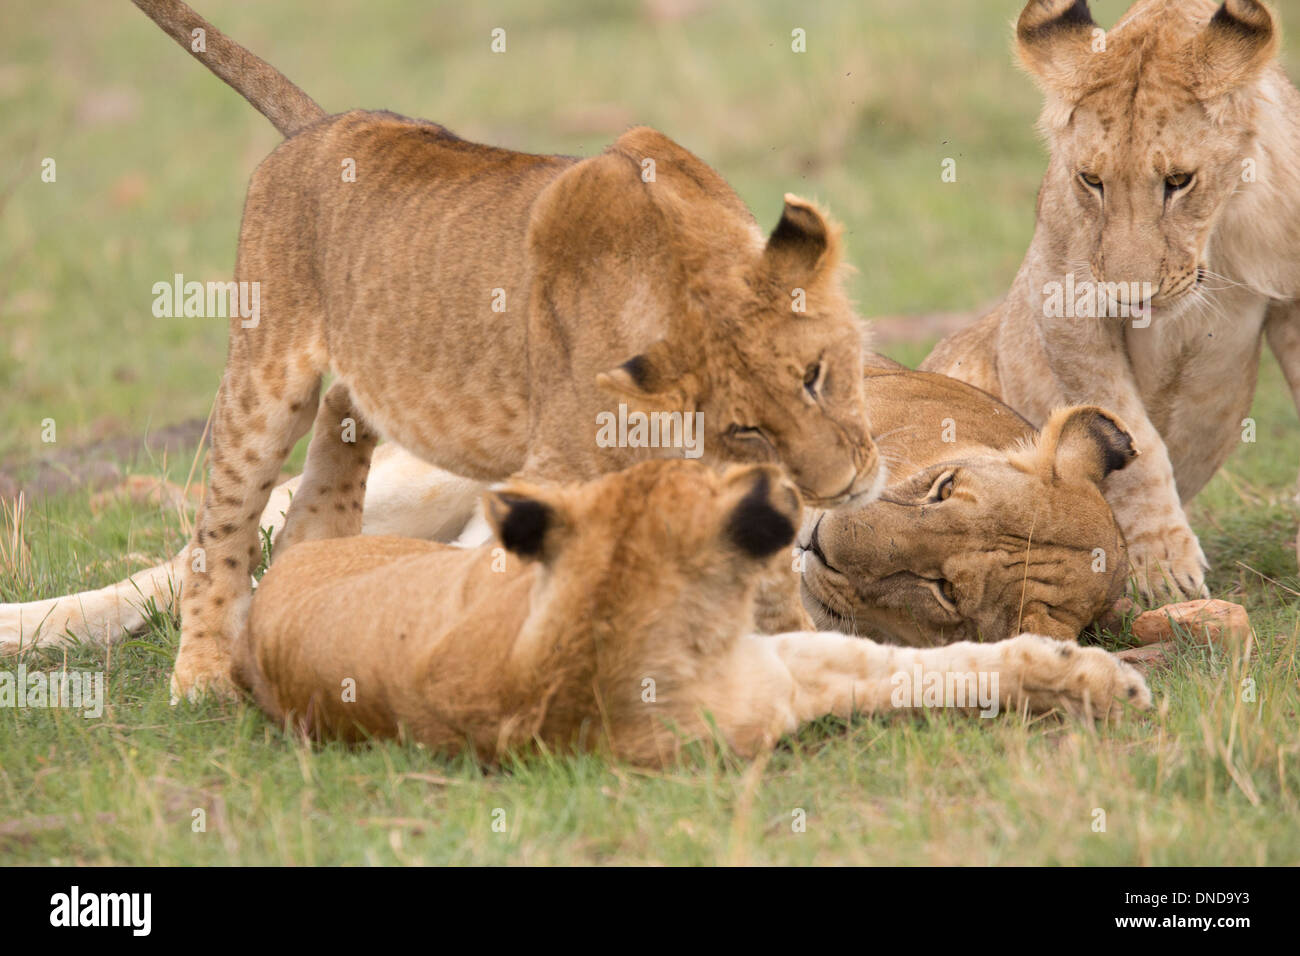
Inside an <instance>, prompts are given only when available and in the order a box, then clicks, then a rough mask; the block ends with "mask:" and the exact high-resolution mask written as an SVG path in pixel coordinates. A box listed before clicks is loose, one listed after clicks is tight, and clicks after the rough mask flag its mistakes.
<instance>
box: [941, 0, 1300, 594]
mask: <svg viewBox="0 0 1300 956" xmlns="http://www.w3.org/2000/svg"><path fill="white" fill-rule="evenodd" d="M1098 33H1099V29H1098V28H1097V27H1096V25H1095V24H1093V23H1092V22H1091V17H1090V16H1089V15H1088V13H1087V6H1086V4H1084V3H1082V2H1074V0H1034V2H1032V3H1030V4H1029V5H1028V6H1027V7H1026V8H1025V10H1024V12H1023V13H1022V14H1021V18H1020V23H1019V29H1018V41H1017V42H1018V49H1019V51H1020V56H1021V59H1022V61H1023V62H1024V64H1025V66H1026V68H1027V69H1028V70H1029V71H1030V72H1031V74H1033V75H1034V77H1035V78H1036V79H1037V81H1038V82H1039V84H1040V85H1041V86H1042V88H1043V90H1044V96H1045V105H1044V110H1043V114H1042V119H1041V127H1042V129H1043V131H1044V133H1045V135H1046V137H1047V140H1048V145H1049V147H1050V150H1051V159H1050V161H1049V163H1048V169H1047V173H1046V175H1045V177H1044V179H1043V184H1042V188H1041V190H1040V193H1039V198H1038V214H1037V226H1036V229H1035V232H1034V238H1033V241H1032V242H1031V244H1030V247H1029V250H1028V252H1027V253H1026V255H1025V259H1024V263H1023V264H1022V265H1021V267H1020V271H1019V273H1018V274H1017V276H1016V279H1015V282H1014V283H1013V285H1012V287H1011V291H1010V292H1009V293H1008V295H1007V297H1006V299H1005V301H1004V302H1003V303H1002V304H1001V305H1000V306H999V307H998V308H997V309H996V310H995V311H994V312H993V313H991V314H990V315H988V316H986V317H985V318H984V319H982V320H981V321H980V322H979V323H977V324H976V325H974V326H972V327H970V328H968V329H965V330H963V331H960V332H958V333H956V334H955V335H953V336H950V337H949V338H948V339H946V340H945V341H944V342H942V343H940V344H939V346H937V347H936V348H935V350H934V351H933V352H932V353H931V355H930V357H929V358H928V359H927V360H926V361H925V363H924V364H923V366H922V367H923V368H925V369H929V370H932V371H936V372H942V373H944V374H947V375H951V376H954V377H956V378H959V379H962V380H963V381H967V382H970V383H971V384H974V385H977V386H979V387H980V388H983V389H985V390H987V391H989V392H991V393H992V394H994V395H996V396H997V397H999V398H1001V399H1002V400H1003V401H1005V402H1007V403H1008V404H1009V405H1011V406H1012V407H1014V408H1016V409H1017V410H1018V411H1020V412H1021V413H1022V414H1024V415H1025V416H1026V417H1027V418H1028V419H1029V420H1030V421H1032V422H1035V423H1038V424H1041V423H1042V422H1044V421H1046V419H1047V416H1048V414H1049V413H1050V412H1051V411H1052V410H1053V409H1054V408H1056V407H1058V406H1061V405H1068V404H1077V403H1096V404H1100V405H1103V406H1105V407H1106V408H1109V409H1110V410H1112V411H1113V412H1115V413H1116V414H1118V415H1119V416H1121V417H1122V418H1123V420H1124V421H1125V422H1126V423H1127V425H1128V427H1129V428H1130V429H1131V431H1132V435H1133V440H1134V443H1135V444H1136V445H1137V446H1138V447H1139V448H1141V450H1142V456H1141V458H1139V459H1138V460H1137V461H1136V462H1134V464H1133V465H1132V466H1131V467H1129V468H1126V469H1125V470H1124V471H1122V472H1119V473H1117V474H1115V475H1112V476H1111V477H1110V478H1108V479H1107V481H1106V485H1105V490H1106V497H1107V500H1108V501H1109V502H1110V504H1111V506H1112V507H1113V508H1114V510H1115V513H1116V515H1117V516H1118V518H1119V521H1120V525H1121V526H1122V527H1123V529H1124V533H1125V536H1126V538H1127V540H1128V545H1129V549H1130V557H1131V559H1132V561H1133V565H1134V569H1135V572H1136V573H1137V575H1138V582H1139V584H1140V585H1141V586H1142V587H1143V588H1144V589H1146V590H1148V591H1150V592H1154V593H1155V594H1157V595H1160V596H1173V597H1177V596H1179V595H1186V596H1195V595H1199V594H1202V593H1204V592H1205V577H1204V571H1205V567H1206V563H1205V558H1204V555H1203V554H1202V552H1201V548H1200V545H1199V543H1198V542H1197V539H1196V536H1195V534H1194V533H1193V532H1192V530H1191V528H1190V527H1189V525H1188V523H1187V518H1186V515H1185V514H1184V511H1183V506H1184V504H1185V503H1187V502H1188V501H1190V500H1191V499H1192V497H1193V496H1194V495H1195V494H1196V493H1197V492H1198V491H1199V490H1200V489H1201V488H1202V487H1204V485H1205V483H1206V482H1207V481H1209V479H1210V478H1211V477H1212V476H1213V475H1214V474H1215V472H1216V471H1217V470H1218V469H1219V467H1220V466H1221V465H1222V464H1223V462H1224V461H1225V460H1226V459H1227V457H1228V455H1229V454H1231V453H1232V451H1233V449H1235V448H1237V447H1238V446H1239V445H1240V444H1241V443H1242V439H1243V429H1244V428H1245V427H1246V423H1245V421H1244V420H1245V419H1246V418H1247V416H1248V415H1249V414H1250V404H1251V399H1252V396H1253V394H1254V390H1255V379H1256V373H1257V370H1258V365H1259V357H1260V350H1261V347H1262V344H1263V341H1264V338H1265V337H1267V338H1268V341H1269V343H1270V345H1271V346H1272V348H1273V351H1274V354H1275V355H1277V357H1278V360H1279V362H1280V363H1281V366H1282V369H1283V372H1284V374H1285V376H1286V379H1287V381H1288V383H1289V385H1290V387H1291V390H1292V392H1293V394H1294V396H1295V397H1296V400H1297V403H1298V405H1300V315H1298V314H1297V299H1298V298H1300V167H1297V165H1296V162H1295V157H1296V156H1297V155H1300V93H1298V92H1297V91H1296V89H1295V87H1294V86H1292V84H1291V83H1290V81H1289V80H1288V79H1287V77H1286V75H1285V74H1284V73H1283V71H1282V68H1281V67H1280V66H1279V65H1278V63H1277V62H1276V60H1275V55H1276V51H1277V47H1278V38H1279V33H1280V25H1279V24H1278V22H1277V18H1276V16H1275V15H1273V14H1272V13H1270V12H1269V10H1268V8H1267V7H1266V6H1265V5H1263V4H1261V3H1257V2H1254V0H1228V2H1227V3H1226V4H1224V5H1222V6H1218V5H1216V4H1214V3H1212V2H1210V0H1178V2H1173V0H1142V2H1139V3H1137V4H1135V5H1134V6H1133V7H1132V8H1131V9H1130V10H1129V11H1128V13H1127V14H1126V15H1125V16H1124V17H1123V18H1122V19H1121V20H1120V22H1119V23H1118V24H1116V25H1115V27H1114V28H1112V29H1111V30H1110V31H1109V32H1107V33H1106V34H1105V36H1104V40H1105V44H1104V50H1102V49H1098V48H1097V39H1098ZM1082 174H1087V175H1088V176H1089V177H1092V178H1093V179H1095V181H1096V185H1095V186H1094V185H1090V184H1089V182H1088V181H1086V180H1085V179H1084V178H1083V175H1082ZM1184 175H1185V176H1187V177H1188V178H1187V180H1186V182H1185V184H1184V185H1183V186H1182V187H1181V188H1174V187H1171V186H1170V184H1169V178H1170V177H1173V183H1174V184H1175V186H1177V184H1179V183H1181V182H1183V180H1182V178H1181V177H1182V176H1184ZM1066 273H1074V274H1075V275H1076V276H1077V278H1078V279H1079V280H1088V281H1092V280H1095V281H1097V282H1107V283H1111V282H1115V283H1128V282H1139V283H1141V282H1146V283H1150V286H1151V289H1152V291H1153V297H1152V299H1151V305H1152V306H1153V309H1152V311H1151V313H1150V314H1149V315H1147V316H1145V317H1139V318H1138V319H1137V320H1136V321H1135V320H1134V319H1132V318H1129V319H1125V318H1076V317H1060V318H1057V317H1050V318H1049V317H1047V316H1046V315H1045V310H1044V300H1045V292H1046V289H1047V285H1048V284H1049V283H1061V282H1062V281H1063V280H1064V278H1065V275H1066ZM1118 291H1119V295H1118V298H1120V299H1123V298H1124V294H1123V290H1122V289H1120V290H1118ZM1122 304H1124V303H1123V302H1114V305H1122ZM1148 322H1149V324H1146V323H1148Z"/></svg>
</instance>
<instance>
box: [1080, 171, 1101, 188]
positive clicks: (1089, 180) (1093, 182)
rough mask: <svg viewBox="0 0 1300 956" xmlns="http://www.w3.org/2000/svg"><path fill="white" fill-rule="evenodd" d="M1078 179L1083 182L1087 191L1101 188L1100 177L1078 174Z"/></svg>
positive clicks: (1090, 174)
mask: <svg viewBox="0 0 1300 956" xmlns="http://www.w3.org/2000/svg"><path fill="white" fill-rule="evenodd" d="M1079 178H1080V179H1082V180H1083V183H1084V185H1085V186H1087V187H1088V188H1089V189H1100V188H1101V177H1100V176H1094V175H1093V174H1092V173H1079Z"/></svg>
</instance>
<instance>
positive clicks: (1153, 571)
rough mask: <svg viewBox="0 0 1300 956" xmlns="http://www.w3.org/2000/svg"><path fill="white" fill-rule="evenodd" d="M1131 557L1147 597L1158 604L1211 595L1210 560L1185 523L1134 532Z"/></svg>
mask: <svg viewBox="0 0 1300 956" xmlns="http://www.w3.org/2000/svg"><path fill="white" fill-rule="evenodd" d="M1128 557H1129V564H1130V566H1131V567H1132V571H1133V581H1134V583H1135V584H1136V585H1137V588H1138V591H1139V592H1140V593H1141V595H1142V598H1143V600H1144V601H1147V602H1150V603H1151V604H1153V605H1155V606H1158V605H1162V604H1174V603H1178V602H1180V601H1191V600H1195V599H1197V598H1208V597H1209V596H1210V591H1209V588H1207V587H1206V586H1205V572H1206V570H1207V569H1208V568H1209V566H1210V565H1209V562H1207V561H1206V560H1205V552H1204V551H1202V550H1201V543H1200V542H1199V541H1197V540H1196V535H1195V534H1194V533H1193V532H1192V529H1191V528H1188V527H1187V526H1186V525H1182V526H1174V527H1170V528H1163V529H1159V530H1155V531H1150V532H1143V531H1139V532H1137V533H1135V534H1133V536H1132V537H1131V538H1130V539H1129V542H1128Z"/></svg>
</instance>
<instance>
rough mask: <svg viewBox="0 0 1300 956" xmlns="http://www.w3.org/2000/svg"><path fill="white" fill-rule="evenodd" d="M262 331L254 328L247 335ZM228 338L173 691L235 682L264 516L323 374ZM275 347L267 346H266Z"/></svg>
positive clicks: (190, 692) (224, 688) (191, 692)
mask: <svg viewBox="0 0 1300 956" xmlns="http://www.w3.org/2000/svg"><path fill="white" fill-rule="evenodd" d="M261 331H267V330H264V329H259V330H250V331H248V332H245V333H243V334H245V335H251V334H256V332H261ZM250 351H251V349H250V347H249V345H248V342H247V340H245V339H242V338H241V337H240V332H238V331H236V332H234V333H233V334H232V337H231V349H230V361H229V363H228V365H227V369H226V374H225V376H224V377H223V378H222V381H221V387H220V389H218V391H217V400H216V406H215V408H214V409H213V413H212V452H211V461H212V474H211V479H210V480H209V482H208V488H207V493H206V494H205V495H204V498H203V505H202V507H201V508H200V510H199V517H198V520H197V522H196V524H195V531H194V539H193V541H192V542H191V546H190V552H189V554H190V560H189V562H188V563H187V564H186V566H185V580H184V587H183V591H182V596H181V644H180V649H179V650H178V651H177V654H176V665H175V669H174V670H173V671H172V681H171V688H172V699H173V700H179V699H180V697H181V696H182V695H185V696H188V697H191V698H192V697H194V696H195V695H197V694H198V693H200V692H202V691H203V690H205V689H209V688H210V689H212V690H216V691H221V692H228V691H229V690H230V687H231V685H230V651H231V648H232V647H233V639H234V638H235V637H236V636H237V635H238V633H239V630H240V628H242V627H243V623H244V618H245V616H246V615H247V613H248V599H249V597H250V595H251V593H252V583H251V576H252V574H253V572H254V571H255V570H256V569H257V567H258V565H259V564H261V561H262V547H261V541H260V535H259V531H258V519H259V518H260V517H261V515H262V509H263V508H264V507H265V505H266V502H267V499H268V498H269V497H270V494H271V488H272V486H273V485H274V484H275V479H276V476H277V475H278V474H279V473H280V467H281V466H282V465H283V464H284V460H285V459H286V458H287V457H288V456H289V452H290V451H291V450H292V449H293V444H294V442H296V441H297V440H298V439H299V438H301V437H302V436H303V435H304V434H306V433H307V430H308V429H309V428H310V427H311V421H312V418H313V416H314V415H315V411H316V402H317V396H318V395H319V389H320V376H319V373H318V372H316V371H314V370H307V369H305V368H304V366H307V365H308V363H306V362H298V363H294V362H286V361H285V360H284V358H283V357H282V355H283V353H281V354H277V355H274V356H272V357H271V358H270V359H268V361H267V364H266V367H265V368H257V367H255V366H254V365H253V363H252V361H251V360H250V358H249V355H248V353H249V352H250ZM268 351H269V350H268Z"/></svg>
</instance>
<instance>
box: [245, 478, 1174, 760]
mask: <svg viewBox="0 0 1300 956" xmlns="http://www.w3.org/2000/svg"><path fill="white" fill-rule="evenodd" d="M486 511H487V514H488V516H489V521H490V522H491V524H492V526H493V529H494V531H495V533H496V535H497V537H498V538H499V540H500V543H501V545H502V546H504V549H502V548H496V547H492V546H491V545H486V546H484V547H482V548H480V549H478V550H475V551H466V550H464V549H457V548H452V547H449V546H445V545H439V544H433V543H430V542H425V541H415V540H408V539H403V538H396V537H357V538H344V539H333V540H324V541H313V542H304V543H302V544H299V545H296V546H295V547H293V548H292V549H290V550H289V551H288V552H286V553H285V554H284V555H283V556H282V557H281V558H279V559H278V560H277V561H276V563H275V565H274V566H273V567H272V568H271V570H270V571H269V572H268V573H267V575H266V577H265V578H264V579H263V582H262V584H261V587H260V588H259V589H258V593H257V595H256V597H255V598H254V600H253V604H252V609H251V612H250V615H249V619H248V627H247V630H246V632H245V634H244V635H243V637H242V639H241V641H240V642H239V645H238V647H237V652H236V666H235V669H234V677H235V679H236V681H237V682H238V683H239V684H240V685H241V686H243V687H245V688H248V689H250V690H251V691H252V692H253V694H254V696H255V698H256V700H257V702H258V703H259V704H260V705H261V706H262V708H263V709H264V710H266V711H267V713H269V714H270V715H271V716H272V717H273V718H274V719H276V720H279V721H287V722H290V723H292V724H294V725H296V726H297V727H299V728H301V729H303V730H306V731H308V732H310V733H312V734H313V735H315V736H318V737H326V738H341V739H344V740H358V739H362V738H365V737H372V736H377V737H394V736H399V735H407V736H409V737H411V738H414V739H415V740H417V741H419V742H421V743H424V744H426V745H428V746H430V747H432V748H435V749H437V750H440V751H453V752H454V751H457V750H460V749H462V748H464V747H466V746H469V747H471V748H472V749H473V752H474V753H475V754H476V755H477V756H478V757H480V758H483V759H492V758H495V757H497V756H499V755H500V754H501V753H502V752H503V751H505V750H507V749H511V748H519V747H526V746H528V745H530V744H532V743H534V742H541V743H542V744H544V745H545V746H547V747H548V748H551V749H557V750H575V749H581V750H589V749H595V748H598V747H599V748H608V750H609V751H611V752H612V753H614V754H616V755H617V756H619V757H622V758H624V759H627V760H631V761H634V762H637V763H646V764H661V763H663V762H666V761H670V760H672V759H673V757H674V756H675V754H676V753H677V751H678V748H679V747H680V745H681V744H682V743H683V742H684V741H686V740H689V739H691V738H698V737H702V736H707V735H708V734H709V732H710V731H709V726H708V722H707V720H706V716H705V715H706V714H707V715H710V716H711V718H712V721H713V725H714V726H715V727H716V729H717V731H718V732H719V734H720V735H721V737H722V738H723V741H724V742H725V744H726V745H728V746H730V747H731V748H733V749H734V750H736V751H737V752H739V753H741V754H743V755H752V754H754V753H756V752H757V751H759V750H761V749H762V748H765V747H770V746H771V745H772V744H773V742H774V741H775V740H776V739H777V738H778V737H779V736H780V735H782V734H784V733H788V732H790V731H793V730H794V729H796V728H797V727H798V726H799V724H800V723H801V722H803V721H807V720H810V719H813V718H816V717H819V716H822V715H825V714H837V715H840V716H848V715H849V714H850V712H852V711H859V712H872V711H883V710H889V709H891V708H894V707H896V706H903V707H908V706H913V707H914V706H921V705H922V704H923V701H922V700H921V699H920V697H919V695H918V696H917V697H916V698H913V697H912V696H911V694H910V693H908V694H906V695H905V698H906V699H903V700H901V701H900V698H899V691H900V690H901V689H904V685H906V689H908V690H909V691H910V688H911V685H912V682H913V681H914V680H915V679H916V677H917V676H919V675H930V674H933V675H938V677H939V680H940V682H941V684H943V685H947V686H951V685H952V683H953V681H952V679H953V678H954V677H956V678H958V679H960V678H964V677H977V676H978V675H983V677H982V678H981V679H982V680H984V681H985V683H986V684H989V685H990V686H992V688H993V689H994V693H993V697H992V699H991V700H985V701H984V702H983V704H981V703H980V702H979V701H977V700H976V699H974V695H973V694H972V695H971V697H970V698H969V699H964V700H962V701H958V702H956V705H957V706H960V707H962V709H964V710H967V711H980V710H983V711H984V712H988V711H989V710H990V705H991V709H993V710H996V709H997V708H999V707H1002V708H1007V709H1017V710H1018V709H1021V708H1024V709H1027V710H1029V711H1034V712H1038V711H1045V710H1049V709H1052V708H1060V709H1063V710H1066V711H1070V712H1074V713H1080V714H1092V715H1094V716H1105V715H1107V714H1108V713H1109V712H1110V711H1111V709H1112V705H1114V704H1115V703H1116V702H1117V701H1130V702H1133V703H1135V704H1137V705H1138V706H1142V707H1145V706H1147V705H1148V704H1149V703H1150V695H1149V693H1148V691H1147V687H1146V684H1145V682H1144V681H1143V679H1142V677H1141V676H1140V675H1139V674H1138V673H1137V672H1136V671H1135V670H1133V669H1132V668H1131V667H1129V666H1128V665H1127V664H1124V663H1122V662H1121V661H1119V660H1118V659H1117V658H1115V657H1113V656H1112V655H1110V654H1108V653H1106V652H1105V651H1102V650H1100V649H1097V648H1079V647H1076V646H1074V645H1071V644H1065V643H1062V642H1058V641H1054V640H1051V639H1049V638H1044V637H1040V636H1037V635H1021V636H1020V637H1017V638H1013V639H1011V640H1007V641H1002V642H1000V643H996V644H973V643H959V644H952V645H948V646H946V647H938V648H927V649H911V648H899V647H887V646H883V645H878V644H874V643H872V642H871V641H867V640H862V639H859V638H851V637H846V636H844V635H841V634H830V633H817V632H809V633H792V634H782V635H776V636H767V635H754V634H750V633H748V631H749V625H750V620H751V614H752V605H753V602H754V592H755V586H756V578H757V576H758V574H759V572H760V571H761V570H763V568H764V566H765V565H766V564H768V563H769V562H770V561H771V560H772V559H773V556H774V555H777V554H778V552H781V551H783V550H784V549H785V548H787V547H788V546H789V545H790V543H791V541H792V540H793V538H794V535H795V529H796V527H797V526H798V523H799V518H800V504H799V497H798V495H797V494H796V491H795V488H794V486H793V485H792V484H791V483H789V482H788V481H787V480H786V479H785V478H783V477H782V474H781V472H780V471H779V470H778V469H777V468H775V467H773V466H768V465H749V466H734V467H732V468H731V469H729V470H728V471H727V472H726V473H725V474H722V475H719V474H718V473H717V472H715V471H713V470H711V469H709V468H707V467H705V466H703V465H700V464H698V463H695V462H687V461H656V462H647V463H644V464H640V465H636V466H634V467H633V468H630V469H628V470H627V471H623V472H619V473H616V474H611V475H607V476H605V477H603V478H599V479H597V480H595V481H591V482H588V483H586V484H580V485H567V486H564V485H551V486H545V485H537V484H529V483H523V482H512V483H510V484H509V485H507V486H506V487H505V488H503V489H501V490H497V491H493V492H489V493H488V494H487V495H486ZM994 675H996V676H995V677H994ZM989 678H994V680H992V681H990V680H989ZM944 703H946V704H947V705H949V706H952V705H954V702H953V701H945V702H944Z"/></svg>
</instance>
